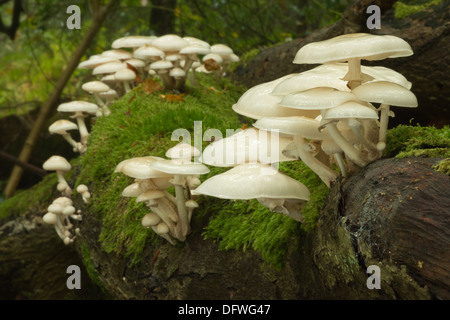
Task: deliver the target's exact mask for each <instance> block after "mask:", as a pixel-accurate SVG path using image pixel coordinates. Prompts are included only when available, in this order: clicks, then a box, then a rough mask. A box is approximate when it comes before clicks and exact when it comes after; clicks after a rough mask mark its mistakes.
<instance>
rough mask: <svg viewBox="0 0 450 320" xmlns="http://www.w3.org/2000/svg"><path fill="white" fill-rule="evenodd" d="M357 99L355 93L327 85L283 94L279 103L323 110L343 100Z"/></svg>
mask: <svg viewBox="0 0 450 320" xmlns="http://www.w3.org/2000/svg"><path fill="white" fill-rule="evenodd" d="M351 100H358V98H357V97H356V95H354V94H353V93H351V92H347V91H339V90H336V89H334V88H329V87H319V88H314V89H309V90H306V91H302V92H298V93H290V94H287V95H286V96H284V98H283V99H282V100H281V101H280V103H279V105H280V106H282V107H288V108H294V109H301V110H323V109H329V108H333V107H337V106H338V105H340V104H343V103H344V102H347V101H351Z"/></svg>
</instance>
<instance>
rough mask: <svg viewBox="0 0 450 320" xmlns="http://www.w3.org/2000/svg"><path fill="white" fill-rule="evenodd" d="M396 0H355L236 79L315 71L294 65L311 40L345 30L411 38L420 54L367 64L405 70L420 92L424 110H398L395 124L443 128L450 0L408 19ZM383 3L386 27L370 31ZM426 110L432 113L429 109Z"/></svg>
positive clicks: (250, 81) (448, 119) (265, 53)
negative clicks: (373, 12) (333, 19)
mask: <svg viewBox="0 0 450 320" xmlns="http://www.w3.org/2000/svg"><path fill="white" fill-rule="evenodd" d="M395 2H396V1H372V0H364V1H355V2H354V4H353V5H351V6H350V7H349V8H347V10H346V11H345V12H344V15H343V18H342V19H341V20H340V21H339V22H337V23H335V24H333V25H331V26H328V27H326V28H323V29H320V30H317V31H315V32H313V33H311V34H310V35H308V36H305V37H303V38H299V39H296V40H293V41H290V42H286V43H283V44H280V45H278V46H274V47H270V48H265V49H263V50H262V51H261V52H260V53H259V54H258V55H257V56H256V58H255V59H253V60H252V61H250V62H248V63H247V64H246V65H245V66H241V67H238V68H237V69H236V70H235V72H234V74H233V78H234V79H235V80H236V81H238V82H241V83H243V84H245V85H246V86H248V87H252V86H254V85H257V84H259V83H263V82H267V81H271V80H274V79H277V78H280V77H282V76H284V75H287V74H290V73H299V72H303V71H306V70H309V69H311V68H313V67H315V66H316V65H308V64H305V65H300V64H294V63H292V61H293V60H294V57H295V54H296V53H297V51H298V50H299V49H300V48H301V47H302V46H304V45H306V44H308V43H310V42H316V41H322V40H326V39H329V38H332V37H335V36H338V35H341V34H346V33H357V32H366V33H373V34H389V35H394V36H398V37H400V38H402V39H404V40H406V41H407V42H408V43H409V44H410V45H411V47H412V49H413V51H414V55H412V56H410V57H405V58H394V59H385V60H381V61H372V62H370V63H369V62H367V61H364V60H363V61H362V64H365V65H372V66H376V65H378V66H384V67H388V68H391V69H394V70H395V71H398V72H400V73H401V74H403V75H404V76H405V77H406V78H407V79H408V80H409V81H411V82H412V84H413V86H412V89H411V90H412V92H413V93H414V94H415V95H416V96H417V99H418V102H419V107H418V108H411V109H410V108H396V109H395V110H394V112H395V114H396V117H395V118H393V119H392V121H390V124H391V126H396V125H398V124H400V123H404V124H405V123H406V124H407V123H409V121H410V120H411V119H412V118H413V119H414V121H413V123H417V122H418V123H420V124H421V125H427V124H434V125H437V126H442V125H445V124H449V123H450V116H449V113H450V110H449V107H448V106H449V103H450V97H449V96H448V94H447V92H448V90H446V88H449V87H450V77H449V75H448V72H447V70H448V68H449V67H450V10H449V8H450V1H449V0H443V1H442V2H441V3H439V4H438V5H433V6H429V7H428V8H425V9H423V10H422V12H419V13H415V14H412V15H410V16H407V17H404V18H396V17H395V15H394V8H393V7H392V5H393V3H395ZM371 4H377V5H379V6H380V8H381V29H379V30H377V29H373V30H369V29H368V28H367V26H366V19H367V18H368V17H369V15H368V14H367V13H366V8H367V7H368V6H369V5H371ZM424 110H426V111H424Z"/></svg>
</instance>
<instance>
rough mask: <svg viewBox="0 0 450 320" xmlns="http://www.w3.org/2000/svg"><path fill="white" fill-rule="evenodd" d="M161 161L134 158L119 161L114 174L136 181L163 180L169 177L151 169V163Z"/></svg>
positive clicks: (149, 158) (155, 158)
mask: <svg viewBox="0 0 450 320" xmlns="http://www.w3.org/2000/svg"><path fill="white" fill-rule="evenodd" d="M159 160H162V158H159V157H153V156H148V157H136V158H131V159H127V160H123V161H121V162H120V163H119V164H118V165H117V167H116V169H115V170H114V172H122V173H123V174H125V175H127V176H129V177H132V178H137V179H150V178H163V177H168V176H170V175H168V174H166V173H163V172H161V171H158V170H155V169H153V168H152V167H151V164H152V163H153V162H156V161H159Z"/></svg>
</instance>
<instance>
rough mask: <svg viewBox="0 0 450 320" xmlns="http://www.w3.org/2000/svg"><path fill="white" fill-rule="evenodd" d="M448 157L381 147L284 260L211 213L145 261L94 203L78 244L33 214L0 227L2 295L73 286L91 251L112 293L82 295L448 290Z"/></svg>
mask: <svg viewBox="0 0 450 320" xmlns="http://www.w3.org/2000/svg"><path fill="white" fill-rule="evenodd" d="M439 160H440V159H431V158H408V159H401V160H400V159H383V160H379V161H376V162H374V163H372V164H370V165H369V166H367V167H365V168H363V169H362V170H361V171H359V172H358V173H356V174H354V175H353V176H351V177H350V178H348V179H347V180H344V181H343V180H338V181H337V182H336V184H334V185H333V186H332V188H331V191H330V194H329V196H328V199H327V202H326V204H325V206H324V208H323V209H322V212H321V217H320V219H319V222H318V224H317V227H316V229H315V231H314V232H312V233H302V234H301V235H300V238H297V237H293V238H292V241H291V242H290V243H289V245H288V248H289V250H288V253H287V255H286V260H285V266H284V268H283V269H282V270H275V269H273V268H271V267H270V266H268V265H266V264H265V263H264V261H263V260H262V259H261V257H260V255H259V254H258V253H257V252H255V251H253V250H252V249H248V250H246V251H244V252H243V251H235V250H229V251H221V250H219V248H218V244H217V243H215V242H214V241H212V240H204V239H203V237H202V236H201V233H202V231H203V228H204V227H205V226H206V224H207V222H208V221H207V220H208V217H205V218H204V220H203V221H197V223H196V224H195V225H193V226H192V230H193V231H192V233H191V234H190V235H189V236H188V238H187V240H186V241H185V242H183V243H180V244H178V245H176V246H172V245H169V244H167V243H166V242H165V241H161V242H159V243H157V244H152V243H149V244H148V246H146V248H145V249H144V252H143V257H142V262H141V263H139V264H137V265H134V266H130V260H129V259H127V258H124V257H123V256H121V255H116V254H110V253H107V252H105V251H104V250H103V248H102V245H101V242H100V241H99V240H98V239H99V234H100V231H101V228H102V222H101V217H100V216H99V215H97V214H96V213H95V212H88V211H86V209H85V208H83V209H82V210H83V212H84V214H83V216H84V218H83V221H82V222H79V223H77V224H78V227H80V228H81V236H80V237H79V238H78V239H76V241H75V243H74V245H72V246H64V245H63V244H62V241H61V240H60V239H59V238H58V237H57V236H56V233H55V231H54V229H53V228H52V227H50V226H47V225H44V224H43V223H42V218H41V217H42V215H43V214H44V212H40V213H37V214H36V213H35V215H34V217H33V216H32V215H30V214H28V215H26V216H25V218H18V219H16V220H14V221H10V222H7V223H5V224H3V227H1V229H0V248H2V249H1V250H0V260H1V261H2V264H1V267H0V284H1V286H0V287H1V288H2V292H0V296H2V298H6V299H13V298H17V297H20V298H31V299H33V298H38V299H47V298H49V297H53V298H56V299H58V298H67V297H70V295H69V294H73V292H68V291H70V290H68V289H67V288H66V287H65V281H66V279H67V276H68V275H67V274H66V273H65V272H66V268H67V266H68V265H69V264H79V263H82V262H80V260H79V259H77V257H76V255H74V252H77V253H78V256H80V257H81V256H83V257H84V259H83V261H86V251H87V252H88V255H89V261H90V262H89V268H91V269H92V270H93V271H94V273H95V275H96V277H97V279H98V280H100V282H101V283H102V286H103V287H104V289H105V290H106V292H107V293H108V295H107V296H105V295H103V294H102V293H101V292H100V291H99V290H98V289H96V288H92V287H89V285H86V286H85V287H84V289H85V290H81V291H80V294H81V293H83V294H85V296H77V298H85V299H91V298H92V296H93V295H94V296H95V299H98V298H99V297H110V298H113V299H151V300H166V299H187V300H189V299H205V300H208V299H224V300H226V299H269V300H270V299H449V298H450V290H449V289H450V265H449V261H450V259H449V258H450V256H449V253H448V248H449V244H450V231H449V229H448V225H449V220H450V200H449V199H450V178H449V177H448V176H447V175H445V174H443V173H440V172H437V171H434V170H433V169H432V166H433V165H434V164H435V163H437V162H438V161H439ZM93 192H95V191H94V190H93ZM82 206H83V204H82V203H76V207H77V208H78V207H82ZM83 251H84V253H83ZM71 259H72V260H71ZM370 265H376V266H378V267H379V268H380V271H381V273H380V279H381V289H372V290H371V289H368V288H367V285H366V282H367V279H368V277H369V275H370V274H367V267H368V266H370ZM91 275H92V272H91ZM82 277H83V278H82V279H83V281H87V280H88V278H87V277H88V276H87V275H86V274H84V275H83V276H82ZM91 289H92V291H90V290H91ZM24 292H27V294H24ZM38 293H39V294H38Z"/></svg>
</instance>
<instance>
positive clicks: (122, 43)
mask: <svg viewBox="0 0 450 320" xmlns="http://www.w3.org/2000/svg"><path fill="white" fill-rule="evenodd" d="M154 39H156V37H155V36H126V37H122V38H119V39H116V40H114V41H113V43H112V45H111V47H112V48H113V49H119V48H137V47H142V46H145V45H146V44H151V43H152V41H153V40H154Z"/></svg>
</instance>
